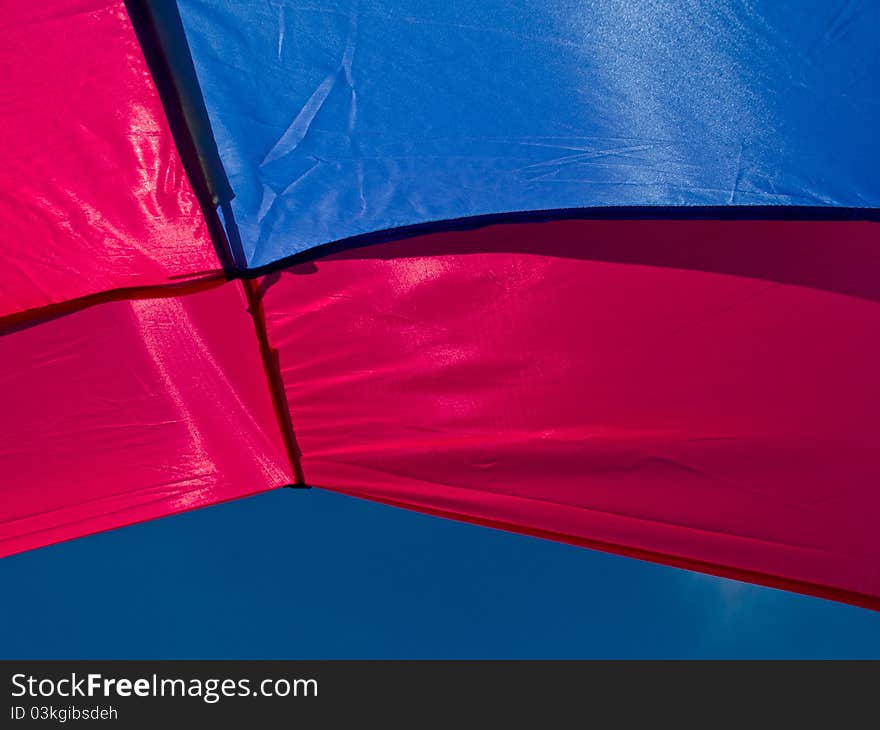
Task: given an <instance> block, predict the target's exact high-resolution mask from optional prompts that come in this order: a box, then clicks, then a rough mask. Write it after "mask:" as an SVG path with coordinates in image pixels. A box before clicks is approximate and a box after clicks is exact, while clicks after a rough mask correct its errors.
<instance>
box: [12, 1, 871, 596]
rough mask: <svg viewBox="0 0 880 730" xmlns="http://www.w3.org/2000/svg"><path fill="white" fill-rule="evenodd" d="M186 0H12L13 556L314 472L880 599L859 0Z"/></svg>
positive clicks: (664, 555)
mask: <svg viewBox="0 0 880 730" xmlns="http://www.w3.org/2000/svg"><path fill="white" fill-rule="evenodd" d="M178 5H179V8H180V16H179V17H180V20H181V21H182V26H183V29H184V32H185V36H186V38H185V41H186V42H184V39H183V38H182V37H181V35H180V34H179V33H177V30H178V28H177V26H176V23H177V18H178V15H177V13H176V12H174V11H175V8H174V5H173V0H148V2H147V3H145V4H138V5H136V7H135V4H133V3H129V7H133V8H135V10H137V11H138V12H136V13H134V16H133V17H135V18H139V20H135V21H134V22H135V23H137V24H138V27H137V34H136V32H135V28H134V27H133V20H132V18H131V17H129V16H128V15H127V12H126V4H125V3H124V2H123V1H122V0H70V1H68V2H61V0H51V1H50V2H44V3H37V4H17V5H14V6H12V7H9V8H7V9H6V14H5V16H4V20H3V25H2V27H0V40H2V45H0V54H2V57H3V61H4V67H5V68H7V70H8V71H9V73H8V74H7V81H6V83H7V90H8V99H7V103H6V104H5V105H4V107H3V109H2V110H0V115H2V119H3V124H4V135H3V138H2V143H0V144H2V146H0V162H2V164H0V191H2V193H3V194H2V195H0V221H2V222H3V224H4V233H5V235H4V239H3V243H2V244H0V264H2V273H0V383H2V384H3V386H2V388H0V410H2V412H3V413H4V414H6V417H5V418H4V420H3V421H2V422H0V439H2V443H3V448H2V449H0V555H6V554H10V553H13V552H18V551H21V550H27V549H31V548H35V547H39V546H41V545H46V544H49V543H52V542H56V541H58V540H63V539H68V538H72V537H77V536H80V535H85V534H89V533H91V532H95V531H97V530H103V529H109V528H112V527H118V526H121V525H125V524H129V523H132V522H136V521H139V520H144V519H150V518H153V517H159V516H162V515H166V514H172V513H174V512H179V511H182V510H187V509H192V508H195V507H200V506H204V505H207V504H212V503H215V502H219V501H223V500H227V499H233V498H236V497H240V496H244V495H246V494H251V493H254V492H258V491H262V490H266V489H271V488H275V487H279V486H283V485H286V484H290V483H295V484H310V485H314V486H317V487H324V488H327V489H333V490H337V491H340V492H344V493H347V494H351V495H355V496H358V497H362V498H367V499H374V500H379V501H383V502H386V503H389V504H394V505H398V506H402V507H407V508H411V509H416V510H421V511H425V512H429V513H432V514H437V515H442V516H444V517H450V518H454V519H462V520H468V521H471V522H475V523H478V524H484V525H490V526H493V527H500V528H503V529H510V530H515V531H519V532H524V533H528V534H533V535H539V536H542V537H549V538H553V539H559V540H566V541H569V542H573V543H576V544H581V545H587V546H590V547H595V548H599V549H603V550H610V551H614V552H617V553H621V554H626V555H632V556H637V557H641V558H646V559H650V560H655V561H659V562H663V563H666V564H671V565H678V566H682V567H688V568H693V569H696V570H702V571H705V572H710V573H717V574H721V575H729V576H733V577H739V578H743V579H745V580H751V581H754V582H759V583H766V584H769V585H776V586H779V587H784V588H788V589H792V590H799V591H802V592H805V593H812V594H815V595H822V596H826V597H830V598H835V599H838V600H844V601H848V602H851V603H856V604H858V605H864V606H870V607H873V608H880V568H878V566H880V537H878V535H880V533H878V531H877V530H876V525H877V523H878V518H880V493H878V491H877V485H878V484H880V451H878V449H877V444H878V437H880V426H878V422H877V419H876V413H877V411H878V406H880V383H878V380H877V372H880V338H878V337H877V336H876V334H877V331H878V324H880V284H878V282H880V247H878V230H880V222H877V210H876V209H872V210H867V209H866V208H870V207H871V206H878V205H880V184H878V180H877V176H876V168H877V163H878V161H880V149H878V142H877V137H876V134H875V132H874V129H875V128H876V127H877V124H876V123H875V122H876V118H875V117H876V115H877V111H878V109H880V106H878V104H877V101H878V99H877V88H876V84H875V83H874V79H875V77H876V76H877V75H878V73H877V72H878V71H880V67H878V64H880V57H878V56H877V54H876V53H875V52H874V50H875V45H876V44H875V38H876V31H877V27H878V20H880V10H878V8H877V7H875V6H873V5H865V4H859V3H848V4H845V5H842V6H839V7H838V6H834V7H832V6H830V5H825V4H816V5H815V7H814V6H813V5H811V6H810V9H809V12H806V11H805V9H804V6H803V4H802V3H794V2H793V1H792V0H785V2H772V3H771V2H755V3H745V4H743V3H729V2H724V1H723V0H712V1H711V2H700V3H697V2H683V3H668V4H666V3H658V2H654V1H653V0H635V1H634V2H625V3H622V2H615V1H612V2H601V3H572V2H550V1H549V0H512V1H509V2H501V1H500V0H484V1H482V0H481V1H480V2H478V1H477V0H465V1H464V2H460V3H445V2H434V1H433V0H421V1H420V2H418V3H412V2H408V0H354V1H353V2H352V4H351V5H345V4H343V5H341V6H327V5H322V4H320V3H317V4H315V3H311V4H302V3H293V2H287V1H286V0H279V1H278V2H273V3H268V4H265V3H228V2H222V1H221V0H180V2H179V3H178ZM169 19H170V20H169ZM172 21H173V22H174V24H175V28H171V27H165V26H163V25H162V24H163V23H165V24H168V23H171V22H172ZM143 23H150V24H153V25H152V26H151V27H149V28H145V27H144V26H143V25H142V24H143ZM139 38H140V39H141V41H142V42H143V43H144V48H146V49H147V54H146V55H145V52H144V50H143V49H142V48H141V47H140V46H139V45H138V39H139ZM151 39H152V40H151ZM153 42H155V47H153V46H151V43H153ZM187 46H188V47H189V49H191V51H192V61H193V67H192V68H194V69H195V75H196V76H197V79H198V82H199V84H200V85H201V89H198V88H195V87H196V86H197V84H195V83H194V79H193V76H192V74H191V73H189V72H190V71H192V68H190V67H189V65H188V60H189V59H188V58H187V57H186V53H187ZM169 49H170V50H169ZM163 54H165V55H164V56H163ZM147 58H149V60H150V63H149V67H148V63H147V60H146V59H147ZM163 64H164V66H163ZM181 64H183V65H185V66H186V69H183V68H181ZM175 66H176V68H175ZM160 67H163V68H164V70H162V68H160ZM157 68H159V69H160V70H159V71H157V70H156V69H157ZM151 70H152V71H153V72H154V73H156V74H157V76H156V78H157V79H158V78H160V77H161V78H162V79H163V81H162V83H159V84H157V83H155V82H154V79H153V78H152V77H151ZM166 72H167V73H168V74H169V78H165V77H164V76H163V74H165V73H166ZM160 94H161V98H160ZM169 94H174V95H176V96H175V98H174V99H171V100H170V101H169ZM202 98H203V99H204V102H205V109H206V116H207V118H208V120H209V121H210V125H208V124H204V116H205V115H203V114H202V108H201V100H202ZM163 103H164V107H163ZM175 105H176V106H175ZM166 109H171V110H172V112H170V113H171V119H172V121H173V126H172V121H169V118H168V117H167V116H166ZM174 110H176V111H174ZM177 112H180V114H178V113H177ZM196 118H198V119H199V120H201V121H199V129H198V130H195V129H188V128H187V125H188V124H189V125H191V124H192V123H193V122H192V120H193V119H196ZM181 126H182V127H183V130H181ZM209 126H211V127H213V134H214V137H215V140H214V141H216V148H217V151H218V153H219V157H220V162H222V167H224V168H225V171H224V170H221V169H220V166H219V165H218V164H217V160H216V159H215V157H214V155H213V144H212V140H211V139H210V134H209V132H210V131H211V130H210V129H208V127H209ZM172 131H173V134H172ZM182 131H183V132H188V136H187V135H186V134H182ZM175 135H177V136H176V137H175ZM175 139H176V140H177V143H178V144H181V149H182V150H183V151H184V152H185V154H184V155H183V158H182V156H181V154H180V151H179V150H178V148H177V147H176V145H175ZM181 140H183V142H181ZM187 140H188V141H187ZM194 158H195V162H194ZM184 161H185V162H186V165H187V168H186V170H185V169H184ZM209 168H210V169H209ZM224 172H225V176H224V175H223V174H221V173H224ZM209 173H210V174H211V175H214V179H212V180H205V179H202V178H201V177H200V176H208V175H209ZM187 174H189V175H190V176H192V181H193V184H194V185H195V188H193V186H192V185H191V184H190V180H189V179H188V177H187ZM226 179H228V181H229V184H230V186H231V192H230V191H229V190H227V188H226V187H225V180H226ZM194 189H195V190H196V191H198V199H197V193H196V192H194ZM206 191H207V196H206ZM229 194H234V195H235V197H234V198H233V199H232V200H231V201H230V200H229ZM206 197H207V198H209V199H210V198H216V200H214V201H213V202H214V203H217V204H219V206H220V208H221V211H220V214H221V215H222V218H223V221H224V223H225V225H226V232H227V238H228V240H226V241H223V240H221V239H222V235H218V234H221V233H222V232H221V231H219V230H218V228H217V225H216V224H217V222H218V219H217V218H216V217H215V214H214V212H213V211H212V210H210V207H209V205H208V203H207V202H206ZM200 202H201V204H202V207H200ZM708 205H713V206H720V208H707V207H705V206H708ZM758 205H761V206H771V207H770V208H762V209H760V211H759V210H758V209H757V208H755V207H754V206H758ZM629 206H636V207H635V208H632V207H629ZM738 206H746V207H745V208H744V209H740V208H739V207H738ZM807 210H809V211H810V213H809V214H808V213H807V212H806V211H807ZM682 211H686V212H685V213H683V212H682ZM768 211H770V212H768ZM812 211H817V213H816V214H813V212H812ZM511 213H514V214H517V215H513V216H508V214H511ZM206 214H207V215H208V220H206V217H205V216H206ZM496 214H498V215H501V216H502V217H505V216H506V219H507V220H514V219H515V220H516V221H517V222H516V223H506V224H497V219H495V218H492V219H486V218H480V216H486V215H489V216H493V215H496ZM519 214H522V215H519ZM532 214H535V217H541V218H543V219H545V220H544V221H543V222H540V223H539V222H530V220H532ZM492 221H494V224H490V223H491V222H492ZM209 223H210V227H211V232H210V234H209V230H208V228H209V226H208V224H209ZM407 226H417V227H418V226H421V228H420V229H419V230H420V233H419V234H418V235H416V234H415V233H414V232H413V230H412V229H407V228H406V227H407ZM434 227H436V229H435V228H434ZM441 227H443V228H444V229H445V230H439V229H440V228H441ZM426 230H434V231H435V232H433V233H425V231H426ZM352 236H356V237H360V238H358V239H357V240H351V239H350V237H352ZM364 236H365V237H364ZM380 239H382V241H383V242H381V243H377V242H376V241H378V240H380ZM390 239H396V240H393V241H392V240H390ZM324 244H330V245H329V246H324V247H323V248H320V249H319V248H316V247H318V246H323V245H324ZM218 252H219V253H218ZM301 254H302V255H301ZM291 256H298V258H297V259H295V260H296V261H297V263H296V264H295V265H292V260H291V259H289V258H288V257H291ZM305 259H311V260H308V261H306V260H305ZM221 260H222V261H223V264H224V265H223V266H221ZM237 279H243V281H238V280H237Z"/></svg>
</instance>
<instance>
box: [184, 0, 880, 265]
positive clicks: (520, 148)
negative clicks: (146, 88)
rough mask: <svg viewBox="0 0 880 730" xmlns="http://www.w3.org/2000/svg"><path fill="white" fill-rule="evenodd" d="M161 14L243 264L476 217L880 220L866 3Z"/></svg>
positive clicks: (193, 7) (459, 5) (872, 47)
mask: <svg viewBox="0 0 880 730" xmlns="http://www.w3.org/2000/svg"><path fill="white" fill-rule="evenodd" d="M178 4H179V7H180V11H181V16H182V19H183V22H184V27H185V30H186V34H187V37H188V40H189V44H190V47H191V49H192V54H193V58H194V61H195V66H196V70H197V73H198V77H199V80H200V83H201V87H202V91H203V93H204V97H205V101H206V104H207V108H208V112H209V115H210V118H211V121H212V124H213V127H214V133H215V136H216V138H217V142H218V147H219V150H220V155H221V157H222V160H223V163H224V165H225V167H226V171H227V173H228V176H229V180H230V182H231V185H232V188H233V190H234V192H235V195H236V197H235V199H234V200H233V201H232V210H233V212H234V216H235V222H236V223H237V228H238V231H239V232H240V235H241V239H242V244H243V247H244V250H245V252H246V254H247V258H248V261H249V262H250V264H251V265H254V266H260V265H264V264H268V263H270V262H272V261H275V260H278V259H280V258H283V257H285V256H288V255H290V254H294V253H297V252H301V251H303V250H307V249H309V248H310V247H312V246H315V245H317V244H322V243H326V242H330V241H336V240H338V239H342V238H345V237H348V236H353V235H357V234H363V233H369V232H373V231H379V230H384V229H390V228H395V227H399V226H404V225H409V224H417V223H423V222H426V221H442V220H448V219H453V218H460V217H465V216H473V215H480V214H488V213H505V212H510V211H531V210H542V209H554V208H568V207H576V208H579V207H589V206H633V205H659V206H673V205H687V206H692V205H731V204H736V205H758V204H760V205H783V206H786V205H809V206H854V207H861V206H878V205H880V183H878V177H877V175H876V170H877V168H878V165H880V143H878V138H877V134H876V132H875V130H876V129H877V128H878V127H880V115H878V110H880V104H878V102H880V98H878V88H880V87H878V85H877V83H876V79H877V77H878V75H880V54H877V52H876V38H877V36H878V33H880V6H878V4H877V3H872V2H848V3H838V2H835V3H829V2H822V1H820V0H815V1H809V0H807V1H804V0H758V1H757V2H749V3H745V2H731V1H730V0H709V1H706V0H699V1H698V0H685V1H680V0H674V1H673V0H669V1H664V0H600V1H597V2H582V1H580V0H567V1H562V2H560V1H559V0H464V1H462V2H449V1H448V0H345V1H343V2H338V3H330V2H320V1H317V2H308V3H302V2H294V1H293V0H273V2H270V3H243V2H229V1H228V0H179V3H178Z"/></svg>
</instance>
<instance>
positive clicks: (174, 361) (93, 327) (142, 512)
mask: <svg viewBox="0 0 880 730" xmlns="http://www.w3.org/2000/svg"><path fill="white" fill-rule="evenodd" d="M246 308H247V303H246V301H245V298H244V295H243V293H242V289H241V285H240V283H239V282H230V283H227V284H223V285H220V286H215V287H214V288H212V289H207V290H205V291H202V292H199V293H195V294H191V295H188V296H181V297H173V296H170V297H158V298H144V299H133V300H129V301H118V302H110V303H105V304H100V305H97V306H93V307H89V308H87V309H84V310H82V311H79V312H76V313H73V314H67V315H65V316H61V317H57V318H55V319H50V320H48V321H44V322H40V323H39V324H34V325H33V326H31V327H26V328H23V329H19V330H16V331H13V332H7V333H5V334H4V335H3V336H2V337H0V382H2V383H3V387H2V388H0V412H2V413H3V418H2V419H0V442H2V444H3V448H2V449H0V556H3V555H8V554H10V553H15V552H19V551H22V550H28V549H31V548H35V547H40V546H42V545H47V544H50V543H53V542H58V541H60V540H65V539H68V538H73V537H79V536H82V535H87V534H90V533H93V532H97V531H99V530H106V529H109V528H113V527H120V526H122V525H127V524H131V523H133V522H138V521H142V520H146V519H150V518H154V517H162V516H164V515H168V514H172V513H175V512H181V511H184V510H188V509H193V508H195V507H202V506H205V505H208V504H213V503H215V502H220V501H224V500H228V499H233V498H235V497H242V496H245V495H247V494H253V493H255V492H259V491H263V490H266V489H271V488H273V487H279V486H283V485H285V484H288V483H290V481H291V474H290V466H289V461H288V458H287V454H286V452H285V448H284V444H283V442H282V439H281V435H280V431H279V429H278V425H277V421H276V417H275V412H274V410H273V406H272V400H271V397H270V394H269V389H268V386H267V381H266V376H265V373H264V370H263V366H262V362H261V358H260V352H259V346H258V342H257V337H256V335H255V333H254V327H253V322H252V321H251V318H250V316H249V315H248V313H247V311H246Z"/></svg>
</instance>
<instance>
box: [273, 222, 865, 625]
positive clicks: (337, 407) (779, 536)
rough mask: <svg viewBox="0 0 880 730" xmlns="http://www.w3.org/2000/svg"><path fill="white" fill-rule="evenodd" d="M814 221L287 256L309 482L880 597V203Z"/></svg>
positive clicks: (280, 338) (515, 228) (549, 228)
mask: <svg viewBox="0 0 880 730" xmlns="http://www.w3.org/2000/svg"><path fill="white" fill-rule="evenodd" d="M810 225H811V224H810V223H803V224H802V223H785V222H781V223H780V222H757V223H755V222H718V221H715V222H711V221H710V222H702V223H695V222H692V221H667V222H653V223H652V222H644V221H637V222H629V223H627V222H624V221H619V222H611V223H608V222H604V223H595V222H589V221H580V222H564V223H558V224H556V223H545V224H535V225H512V226H497V227H493V228H487V229H483V230H478V231H471V232H467V233H462V232H458V233H451V234H436V235H432V236H427V237H422V238H414V239H410V240H407V241H399V242H396V243H389V244H383V245H375V246H368V247H364V248H360V249H356V250H352V251H348V252H345V253H340V254H337V255H333V256H330V257H328V258H324V259H319V260H317V261H314V262H312V263H304V264H301V265H298V266H294V267H292V268H289V269H287V270H285V271H284V272H282V273H279V274H276V275H272V276H270V277H267V278H264V279H263V280H262V284H261V286H262V289H263V290H264V292H265V302H264V303H265V310H266V320H267V325H268V331H269V338H270V341H271V343H272V346H273V347H275V348H277V349H278V350H279V353H280V363H281V371H282V376H283V379H284V382H285V388H286V394H287V399H288V402H289V405H290V409H291V416H292V422H293V426H294V429H295V431H296V435H297V439H298V443H299V445H300V447H301V449H302V453H303V463H302V466H303V471H304V473H305V478H306V480H307V481H308V483H310V484H313V485H315V486H321V487H326V488H328V489H334V490H339V491H342V492H345V493H348V494H352V495H356V496H360V497H366V498H369V499H376V500H380V501H384V502H388V503H391V504H395V505H398V506H405V507H410V508H414V509H419V510H424V511H428V512H432V513H434V514H441V515H443V516H446V517H452V518H456V519H463V520H470V521H474V522H478V523H481V524H489V525H493V526H496V527H502V528H505V529H511V530H516V531H521V532H527V533H530V534H537V535H541V536H544V537H552V538H555V539H561V540H568V541H571V542H576V543H579V544H586V545H590V546H593V547H599V548H601V549H605V550H611V551H615V552H621V553H624V554H628V555H636V556H639V557H647V558H648V559H651V560H658V561H660V562H665V563H669V564H673V565H682V566H685V567H690V568H694V569H697V570H704V571H708V572H714V573H719V574H722V575H729V576H733V577H739V578H743V579H746V580H752V581H756V582H760V583H766V584H770V585H777V586H781V587H786V588H793V589H795V590H801V591H804V592H807V593H813V594H817V595H824V596H829V597H835V598H839V599H841V600H848V601H852V602H854V603H859V604H861V605H872V606H874V607H875V608H876V607H877V606H878V605H880V604H878V597H880V567H878V566H880V531H878V530H877V529H876V528H877V524H878V520H880V491H878V485H880V449H878V443H880V425H878V424H880V422H878V420H877V417H876V415H877V412H878V409H880V380H878V378H877V373H878V372H880V338H878V337H877V336H876V335H877V332H878V331H880V284H878V282H880V276H878V274H880V268H878V264H880V261H878V258H877V256H876V253H875V252H876V243H877V241H876V236H877V230H878V226H877V224H871V223H866V224H848V223H839V224H833V225H832V227H831V228H828V229H825V231H824V233H821V229H815V230H814V231H813V234H814V235H812V236H811V233H810ZM737 239H738V240H740V241H741V242H742V247H741V250H740V251H739V255H738V256H734V255H732V251H733V249H731V246H734V245H735V243H736V240H737ZM676 241H678V242H679V243H678V245H676ZM869 243H870V244H873V245H869ZM838 249H839V250H841V251H842V252H843V253H842V256H841V257H840V258H839V259H837V264H836V268H834V267H831V268H830V269H829V270H825V268H824V266H825V261H827V260H828V259H829V258H832V259H833V258H834V252H835V251H836V250H838ZM713 250H714V251H716V252H717V253H716V255H714V256H713V255H712V253H711V252H712V251H713ZM609 252H613V253H609ZM750 256H751V265H749V257H750ZM785 262H787V264H788V265H787V266H784V265H783V264H784V263H785ZM780 271H782V272H784V273H783V274H782V275H780Z"/></svg>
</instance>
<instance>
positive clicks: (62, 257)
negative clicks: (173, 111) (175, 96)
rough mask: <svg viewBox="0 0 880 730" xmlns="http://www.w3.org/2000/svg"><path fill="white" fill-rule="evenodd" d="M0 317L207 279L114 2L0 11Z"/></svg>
mask: <svg viewBox="0 0 880 730" xmlns="http://www.w3.org/2000/svg"><path fill="white" fill-rule="evenodd" d="M0 65H2V67H3V69H4V74H3V78H4V82H3V83H4V99H3V107H2V111H0V121H2V127H3V133H2V134H0V224H2V230H3V239H2V242H0V272H2V273H0V317H3V316H8V315H11V314H15V313H18V312H21V311H24V310H29V309H34V308H39V307H45V306H47V305H52V304H56V303H59V302H64V301H66V300H70V299H76V298H80V297H85V296H90V295H94V294H96V293H99V292H104V291H107V290H111V289H119V288H129V287H142V286H153V285H158V284H166V283H173V282H180V281H182V280H186V279H192V278H197V277H203V276H205V275H207V274H215V275H216V274H217V272H219V270H220V263H219V261H218V259H217V256H216V254H215V251H214V248H213V246H212V243H211V240H210V238H209V236H208V231H207V228H206V225H205V222H204V219H203V217H202V214H201V211H200V209H199V205H198V202H197V200H196V197H195V195H194V193H193V191H192V189H191V187H190V184H189V181H188V180H187V178H186V175H185V173H184V169H183V165H182V163H181V161H180V158H179V156H178V152H177V148H176V147H175V144H174V140H173V138H172V135H171V131H170V130H169V127H168V122H167V120H166V117H165V113H164V111H163V108H162V104H161V102H160V100H159V96H158V93H157V91H156V88H155V86H154V83H153V80H152V78H151V76H150V73H149V70H148V68H147V65H146V61H145V60H144V57H143V54H142V52H141V49H140V46H139V45H138V41H137V38H136V37H135V33H134V29H133V28H132V26H131V21H130V20H129V18H128V15H127V14H126V10H125V6H124V3H123V2H122V0H73V1H72V2H71V1H69V0H65V1H63V2H62V1H61V0H41V2H13V3H5V4H4V8H3V23H2V27H0Z"/></svg>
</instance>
